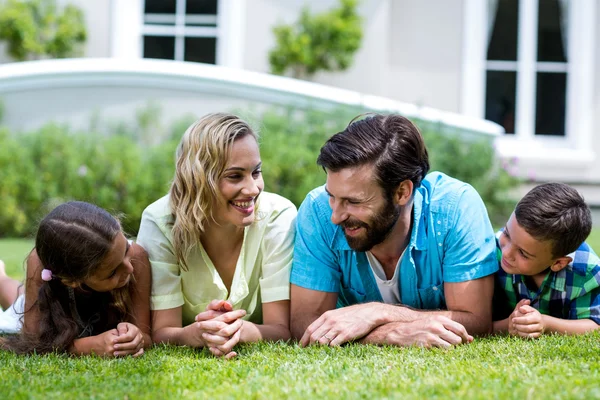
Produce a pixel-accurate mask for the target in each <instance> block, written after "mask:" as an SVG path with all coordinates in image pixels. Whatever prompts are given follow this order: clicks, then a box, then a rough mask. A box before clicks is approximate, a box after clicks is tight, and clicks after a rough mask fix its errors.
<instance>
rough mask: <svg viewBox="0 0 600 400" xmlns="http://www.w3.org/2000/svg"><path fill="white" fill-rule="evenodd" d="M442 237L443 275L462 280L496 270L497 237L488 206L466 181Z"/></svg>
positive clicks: (445, 277)
mask: <svg viewBox="0 0 600 400" xmlns="http://www.w3.org/2000/svg"><path fill="white" fill-rule="evenodd" d="M457 204H458V207H457V211H456V213H455V215H454V217H453V218H452V221H451V228H450V230H449V233H448V236H447V237H446V241H445V252H444V260H443V271H444V272H443V274H444V275H443V276H444V281H446V282H465V281H470V280H473V279H478V278H482V277H484V276H488V275H491V274H493V273H495V272H496V271H497V270H498V261H497V259H496V240H495V236H494V231H493V229H492V225H491V223H490V220H489V217H488V214H487V210H486V208H485V205H484V204H483V201H482V200H481V197H480V196H479V194H478V193H477V191H476V190H475V189H473V187H471V186H470V185H465V189H464V191H463V193H462V194H461V195H460V196H459V198H458V202H457Z"/></svg>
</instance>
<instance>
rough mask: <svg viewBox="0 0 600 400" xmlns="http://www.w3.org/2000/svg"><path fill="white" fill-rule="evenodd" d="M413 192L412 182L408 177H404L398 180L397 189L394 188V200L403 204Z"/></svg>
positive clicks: (410, 197)
mask: <svg viewBox="0 0 600 400" xmlns="http://www.w3.org/2000/svg"><path fill="white" fill-rule="evenodd" d="M412 193H413V183H412V181H411V180H410V179H406V180H404V181H402V182H400V185H398V189H396V195H395V196H394V200H396V204H398V205H400V206H405V205H406V204H408V202H409V201H410V200H411V199H412Z"/></svg>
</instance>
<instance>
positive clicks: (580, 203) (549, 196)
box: [515, 183, 592, 258]
mask: <svg viewBox="0 0 600 400" xmlns="http://www.w3.org/2000/svg"><path fill="white" fill-rule="evenodd" d="M515 218H516V219H517V223H518V224H519V225H520V226H521V227H522V228H523V229H525V231H526V232H527V233H529V234H530V235H531V236H533V238H535V239H537V240H541V241H546V240H551V241H552V258H556V257H563V256H566V255H567V254H570V253H572V252H574V251H575V250H577V248H578V247H579V246H580V245H581V243H583V242H584V241H585V239H586V238H587V237H588V236H589V234H590V232H591V230H592V213H591V211H590V209H589V207H588V206H587V204H585V201H584V200H583V197H581V195H580V194H579V193H578V192H577V190H575V189H573V188H572V187H570V186H569V185H565V184H564V183H545V184H543V185H539V186H536V187H535V188H533V189H531V191H529V193H527V194H526V195H525V197H523V198H522V199H521V201H519V204H517V207H516V208H515Z"/></svg>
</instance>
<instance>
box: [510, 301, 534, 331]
mask: <svg viewBox="0 0 600 400" xmlns="http://www.w3.org/2000/svg"><path fill="white" fill-rule="evenodd" d="M529 304H531V301H529V300H528V299H522V300H521V301H519V302H518V303H517V305H516V307H515V309H514V310H513V312H512V313H511V314H510V315H509V317H508V334H509V335H512V336H517V335H519V331H518V330H517V328H516V327H515V323H514V319H515V318H519V317H522V316H523V315H524V314H523V313H521V311H520V309H521V307H523V306H529Z"/></svg>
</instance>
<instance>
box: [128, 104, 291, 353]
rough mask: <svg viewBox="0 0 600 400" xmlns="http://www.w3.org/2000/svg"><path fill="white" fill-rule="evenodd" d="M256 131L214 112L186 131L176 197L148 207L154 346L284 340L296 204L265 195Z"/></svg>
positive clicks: (226, 347) (142, 239)
mask: <svg viewBox="0 0 600 400" xmlns="http://www.w3.org/2000/svg"><path fill="white" fill-rule="evenodd" d="M257 139H258V138H257V135H256V133H254V132H253V131H252V129H251V128H250V127H249V126H248V124H246V123H245V122H244V121H242V120H241V119H239V118H238V117H236V116H234V115H228V114H209V115H206V116H205V117H203V118H201V119H200V120H199V121H197V122H195V123H194V124H193V125H192V126H190V127H189V128H188V130H187V131H186V132H185V134H184V135H183V138H182V140H181V143H180V144H179V147H178V149H177V162H176V172H175V178H174V180H173V183H172V185H171V189H170V191H169V194H168V195H166V196H165V197H163V198H161V199H159V200H157V201H156V202H154V203H153V204H151V205H150V206H148V207H147V208H146V210H145V211H144V214H143V215H142V222H141V226H140V232H139V236H138V243H140V244H141V245H142V247H144V248H145V249H146V251H147V252H148V255H149V257H150V262H151V265H152V279H153V283H152V305H151V307H152V309H153V318H152V331H153V340H154V341H155V342H166V343H173V344H178V345H188V346H192V347H208V348H209V349H210V351H211V353H212V354H214V355H215V356H225V357H226V358H231V357H234V356H235V355H236V353H235V352H234V351H233V347H234V346H235V345H236V344H237V343H243V342H255V341H260V340H280V339H281V340H287V339H289V338H290V331H289V274H290V267H291V262H292V252H293V243H294V233H295V232H294V220H295V217H296V208H295V207H294V205H293V204H292V203H291V202H290V201H289V200H287V199H284V198H282V197H281V196H278V195H275V194H272V193H266V192H263V188H264V182H263V179H262V171H261V168H262V166H261V160H260V154H259V150H258V141H257Z"/></svg>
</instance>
